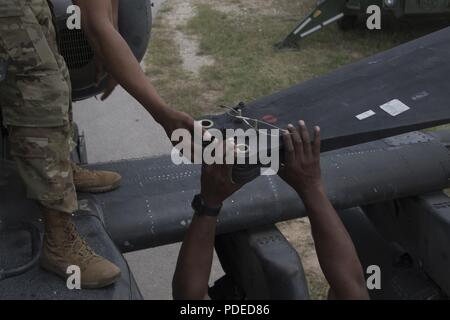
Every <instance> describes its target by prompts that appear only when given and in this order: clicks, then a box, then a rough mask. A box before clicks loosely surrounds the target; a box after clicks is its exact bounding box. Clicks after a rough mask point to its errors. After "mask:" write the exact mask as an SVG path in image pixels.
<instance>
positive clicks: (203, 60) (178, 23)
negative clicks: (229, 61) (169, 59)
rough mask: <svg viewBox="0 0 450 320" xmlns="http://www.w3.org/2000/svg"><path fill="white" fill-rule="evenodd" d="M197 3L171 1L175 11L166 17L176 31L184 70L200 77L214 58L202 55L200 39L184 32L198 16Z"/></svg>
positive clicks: (175, 38)
mask: <svg viewBox="0 0 450 320" xmlns="http://www.w3.org/2000/svg"><path fill="white" fill-rule="evenodd" d="M195 2H196V1H193V0H170V1H169V3H170V6H171V7H172V8H173V10H172V11H171V12H170V13H168V14H167V15H165V22H166V23H167V24H168V27H169V28H171V29H172V30H173V31H174V41H175V43H176V45H177V46H178V49H179V52H180V56H181V59H182V60H183V68H184V69H185V70H186V71H189V72H192V73H193V74H195V75H198V73H199V72H200V69H201V68H202V67H203V66H211V65H213V64H214V58H212V57H211V56H204V55H200V54H199V51H200V50H199V42H198V38H197V37H196V36H195V35H189V34H187V33H186V32H184V31H183V29H185V27H186V24H187V23H188V22H189V20H190V19H192V18H193V17H194V16H195V14H196V9H195Z"/></svg>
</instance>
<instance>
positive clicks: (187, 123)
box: [74, 0, 193, 135]
mask: <svg viewBox="0 0 450 320" xmlns="http://www.w3.org/2000/svg"><path fill="white" fill-rule="evenodd" d="M74 3H75V4H76V5H78V6H79V7H80V9H81V22H82V28H83V30H84V32H85V34H86V36H87V37H88V39H89V42H90V43H91V44H92V46H93V48H94V50H95V51H96V54H97V55H98V56H99V57H100V58H101V59H102V62H103V63H104V65H105V66H106V68H107V71H108V73H109V74H111V75H112V76H113V78H114V79H115V80H116V81H117V82H118V83H119V84H120V85H121V86H122V87H123V88H125V90H127V91H128V92H129V93H130V94H131V95H132V96H133V97H134V98H135V99H136V100H138V101H139V102H140V103H141V104H142V106H143V107H144V108H145V109H146V110H147V111H148V112H149V113H150V114H151V115H152V116H153V117H154V118H155V120H156V121H158V122H159V123H160V124H161V125H162V126H163V127H164V129H165V130H166V132H167V133H168V135H170V134H171V132H172V131H173V130H175V129H177V128H180V127H184V128H187V129H189V130H192V126H193V120H192V119H191V118H190V117H189V116H187V115H185V114H182V113H181V112H177V111H175V110H173V109H171V108H169V106H168V105H167V104H166V103H165V102H164V101H163V99H161V97H160V96H159V95H158V93H157V92H156V90H155V88H154V87H153V85H152V83H151V82H150V80H149V79H148V78H147V77H146V76H145V74H144V72H143V71H142V69H141V67H140V65H139V62H138V61H137V59H136V58H135V57H134V55H133V52H132V51H131V49H130V48H129V46H128V44H127V43H126V41H125V39H123V37H122V36H121V35H120V33H119V32H118V31H117V30H116V28H115V25H114V23H115V21H116V20H117V16H116V15H117V1H116V0H114V1H111V0H96V1H92V0H75V1H74Z"/></svg>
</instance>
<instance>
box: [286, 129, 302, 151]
mask: <svg viewBox="0 0 450 320" xmlns="http://www.w3.org/2000/svg"><path fill="white" fill-rule="evenodd" d="M288 130H289V133H290V134H291V137H292V142H293V144H294V151H295V157H296V158H298V159H297V160H301V158H302V157H303V141H302V138H301V137H300V134H299V133H298V130H297V129H296V128H295V127H294V126H293V125H292V124H290V125H288Z"/></svg>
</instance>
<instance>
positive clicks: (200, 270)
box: [172, 145, 242, 300]
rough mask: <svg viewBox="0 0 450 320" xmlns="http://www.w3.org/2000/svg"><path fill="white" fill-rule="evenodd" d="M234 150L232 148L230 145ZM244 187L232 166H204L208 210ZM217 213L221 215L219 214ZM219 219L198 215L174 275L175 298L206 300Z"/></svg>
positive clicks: (204, 191)
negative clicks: (234, 179) (237, 181)
mask: <svg viewBox="0 0 450 320" xmlns="http://www.w3.org/2000/svg"><path fill="white" fill-rule="evenodd" d="M228 147H229V148H228V151H229V152H233V151H232V147H233V146H232V145H229V146H228ZM241 187H242V185H237V184H234V183H233V182H232V181H231V167H230V166H228V165H225V164H222V165H220V164H215V165H210V166H208V165H204V166H203V168H202V177H201V193H200V194H201V197H202V199H203V201H204V203H205V204H206V206H207V207H208V208H216V210H217V208H220V206H221V205H222V202H223V201H225V199H227V198H228V197H229V196H230V195H231V194H233V193H234V192H236V191H237V190H238V189H240V188H241ZM216 213H217V212H216ZM216 225H217V217H214V216H207V215H202V214H201V213H198V212H197V213H196V214H195V215H194V217H193V218H192V222H191V224H190V226H189V229H188V231H187V233H186V236H185V238H184V241H183V244H182V246H181V250H180V253H179V255H178V261H177V267H176V270H175V274H174V276H173V282H172V289H173V297H174V299H178V300H197V299H204V298H205V297H207V294H208V281H209V277H210V273H211V265H212V261H213V253H214V240H215V236H216Z"/></svg>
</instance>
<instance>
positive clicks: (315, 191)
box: [281, 121, 369, 299]
mask: <svg viewBox="0 0 450 320" xmlns="http://www.w3.org/2000/svg"><path fill="white" fill-rule="evenodd" d="M288 131H289V134H284V136H283V138H284V143H285V152H286V154H285V159H286V163H285V168H284V170H283V171H284V172H282V174H281V176H282V177H283V179H284V180H285V181H286V182H288V183H289V184H290V185H291V186H292V187H293V188H294V189H295V190H296V191H297V193H298V194H299V196H300V197H301V198H302V200H303V202H304V204H305V207H306V210H307V212H308V216H309V220H310V222H311V229H312V234H313V238H314V242H315V247H316V251H317V256H318V258H319V262H320V265H321V267H322V270H323V272H324V274H325V277H326V279H327V280H328V282H329V284H330V287H331V290H330V298H336V299H368V297H369V296H368V293H367V289H366V287H365V279H364V275H363V270H362V267H361V263H360V261H359V259H358V256H357V254H356V250H355V247H354V246H353V242H352V240H351V238H350V235H349V234H348V233H347V230H346V229H345V226H344V225H343V223H342V221H341V219H340V218H339V216H338V214H337V212H336V210H335V209H334V208H333V206H332V204H331V202H330V201H329V199H328V197H327V195H326V193H325V188H324V186H323V183H322V179H321V173H320V129H319V128H318V127H316V128H315V137H314V141H313V143H310V141H311V140H310V137H309V133H308V130H307V128H306V126H305V123H304V122H303V121H301V122H300V131H299V130H297V129H296V128H294V127H293V126H289V128H288Z"/></svg>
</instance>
